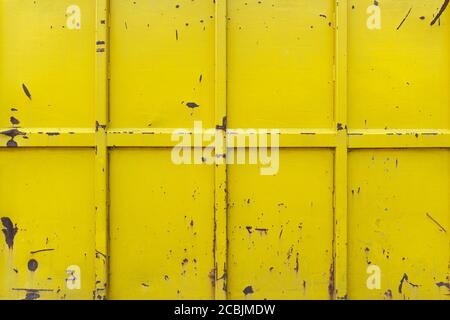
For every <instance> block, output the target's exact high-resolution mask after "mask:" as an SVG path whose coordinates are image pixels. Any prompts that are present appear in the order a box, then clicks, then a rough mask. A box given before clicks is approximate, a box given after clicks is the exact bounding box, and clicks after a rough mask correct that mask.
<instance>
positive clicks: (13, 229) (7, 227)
mask: <svg viewBox="0 0 450 320" xmlns="http://www.w3.org/2000/svg"><path fill="white" fill-rule="evenodd" d="M1 221H2V224H3V229H2V231H3V234H4V235H5V242H6V244H7V245H8V248H9V249H12V248H13V247H14V237H15V236H16V234H17V231H18V230H19V229H18V228H17V224H16V225H13V223H12V221H11V219H10V218H8V217H3V218H1Z"/></svg>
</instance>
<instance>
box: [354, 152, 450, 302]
mask: <svg viewBox="0 0 450 320" xmlns="http://www.w3.org/2000/svg"><path fill="white" fill-rule="evenodd" d="M449 194H450V152H449V151H448V150H439V149H431V150H427V151H423V150H417V149H411V150H376V151H374V150H358V151H352V152H351V153H350V156H349V192H348V203H349V217H348V221H349V230H350V232H349V257H351V259H349V270H348V271H349V275H350V277H349V280H350V281H349V298H350V299H361V298H364V299H445V298H448V296H446V294H448V288H446V287H445V286H444V285H443V284H444V283H447V282H448V262H449V253H448V246H449V241H448V240H449V237H448V226H449V222H450V221H449V209H450V200H449ZM355 230H357V232H355ZM370 265H377V266H379V267H380V269H381V290H369V289H368V288H367V287H366V279H367V273H366V271H367V267H368V266H370ZM405 275H406V276H407V279H408V281H406V278H404V277H405ZM402 279H404V280H403V281H402Z"/></svg>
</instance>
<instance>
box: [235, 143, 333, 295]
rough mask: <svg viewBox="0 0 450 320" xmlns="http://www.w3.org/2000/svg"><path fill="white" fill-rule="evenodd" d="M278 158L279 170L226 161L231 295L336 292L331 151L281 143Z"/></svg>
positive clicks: (328, 293)
mask: <svg viewBox="0 0 450 320" xmlns="http://www.w3.org/2000/svg"><path fill="white" fill-rule="evenodd" d="M280 163H281V167H280V171H279V173H278V174H277V175H276V176H261V175H260V172H259V168H258V167H257V166H253V167H247V166H240V165H232V166H230V168H229V173H228V174H229V176H228V178H229V180H228V188H229V200H228V201H229V203H228V208H229V211H228V216H229V220H228V241H229V248H228V277H229V278H228V291H229V298H231V299H243V298H250V299H328V298H329V297H330V295H331V296H332V295H333V286H334V283H333V277H334V274H333V258H332V253H333V197H332V193H333V152H332V151H331V150H327V149H323V150H320V149H317V150H312V149H301V150H295V149H283V150H282V151H281V157H280ZM304 185H307V187H305V188H302V186H304ZM255 186H257V188H255ZM293 186H295V187H293ZM330 272H331V273H330Z"/></svg>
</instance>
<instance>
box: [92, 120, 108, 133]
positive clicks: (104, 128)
mask: <svg viewBox="0 0 450 320" xmlns="http://www.w3.org/2000/svg"><path fill="white" fill-rule="evenodd" d="M100 128H101V129H103V130H106V125H105V124H100V123H99V122H98V121H95V131H96V132H98V130H99V129H100Z"/></svg>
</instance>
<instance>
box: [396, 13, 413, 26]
mask: <svg viewBox="0 0 450 320" xmlns="http://www.w3.org/2000/svg"><path fill="white" fill-rule="evenodd" d="M411 10H412V8H409V11H408V13H407V14H406V16H405V17H404V18H403V20H402V22H400V24H399V25H398V27H397V30H399V29H400V28H401V27H402V25H403V23H404V22H405V21H406V19H408V17H409V14H410V13H411Z"/></svg>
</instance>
